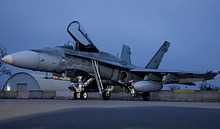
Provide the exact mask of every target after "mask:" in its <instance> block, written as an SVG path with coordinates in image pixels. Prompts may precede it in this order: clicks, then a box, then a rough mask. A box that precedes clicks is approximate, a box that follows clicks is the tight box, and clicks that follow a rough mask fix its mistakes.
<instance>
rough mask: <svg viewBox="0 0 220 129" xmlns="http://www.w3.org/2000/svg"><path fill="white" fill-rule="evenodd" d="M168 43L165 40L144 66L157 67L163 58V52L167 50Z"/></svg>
mask: <svg viewBox="0 0 220 129" xmlns="http://www.w3.org/2000/svg"><path fill="white" fill-rule="evenodd" d="M169 46H170V43H169V42H168V41H165V42H164V43H163V45H162V46H161V47H160V49H159V50H158V51H157V53H156V54H155V55H154V56H153V58H152V59H151V60H150V62H149V63H148V64H147V65H146V67H145V68H151V69H158V67H159V65H160V62H161V61H162V59H163V56H164V54H165V53H166V52H167V51H168V49H169Z"/></svg>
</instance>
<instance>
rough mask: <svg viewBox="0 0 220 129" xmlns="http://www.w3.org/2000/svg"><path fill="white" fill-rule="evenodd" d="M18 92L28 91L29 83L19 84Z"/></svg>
mask: <svg viewBox="0 0 220 129" xmlns="http://www.w3.org/2000/svg"><path fill="white" fill-rule="evenodd" d="M17 90H27V83H17Z"/></svg>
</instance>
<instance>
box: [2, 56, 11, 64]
mask: <svg viewBox="0 0 220 129" xmlns="http://www.w3.org/2000/svg"><path fill="white" fill-rule="evenodd" d="M2 61H4V62H5V63H7V64H11V63H12V56H11V55H7V56H5V57H3V58H2Z"/></svg>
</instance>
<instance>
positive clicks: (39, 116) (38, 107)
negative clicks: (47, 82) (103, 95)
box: [0, 99, 220, 129]
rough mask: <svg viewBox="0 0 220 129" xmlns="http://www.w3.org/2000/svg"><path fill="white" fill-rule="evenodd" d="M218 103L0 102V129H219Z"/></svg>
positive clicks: (28, 100)
mask: <svg viewBox="0 0 220 129" xmlns="http://www.w3.org/2000/svg"><path fill="white" fill-rule="evenodd" d="M219 122H220V103H219V102H160V101H150V102H144V101H115V100H114V101H112V100H110V101H102V100H45V99H0V129H10V128H11V129H12V128H13V129H23V128H25V129H60V128H63V129H65V128H67V129H117V128H120V129H220V124H219Z"/></svg>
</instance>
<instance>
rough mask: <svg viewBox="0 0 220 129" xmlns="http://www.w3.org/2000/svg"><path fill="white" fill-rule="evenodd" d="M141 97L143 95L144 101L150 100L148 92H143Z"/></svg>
mask: <svg viewBox="0 0 220 129" xmlns="http://www.w3.org/2000/svg"><path fill="white" fill-rule="evenodd" d="M142 97H143V100H144V101H149V100H150V92H143V94H142Z"/></svg>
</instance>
